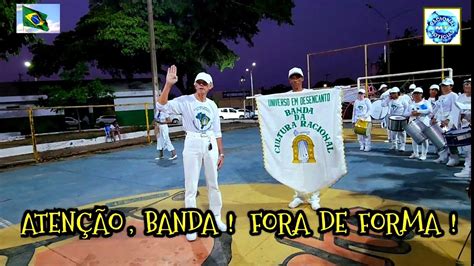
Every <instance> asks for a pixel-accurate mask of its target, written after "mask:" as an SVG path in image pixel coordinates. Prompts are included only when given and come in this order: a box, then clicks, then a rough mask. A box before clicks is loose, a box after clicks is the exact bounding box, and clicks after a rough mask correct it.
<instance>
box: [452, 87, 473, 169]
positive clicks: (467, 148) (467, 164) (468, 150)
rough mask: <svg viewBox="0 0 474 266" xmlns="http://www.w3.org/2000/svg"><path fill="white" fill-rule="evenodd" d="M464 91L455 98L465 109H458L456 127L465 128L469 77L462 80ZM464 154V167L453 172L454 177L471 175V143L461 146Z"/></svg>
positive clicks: (469, 91) (467, 119)
mask: <svg viewBox="0 0 474 266" xmlns="http://www.w3.org/2000/svg"><path fill="white" fill-rule="evenodd" d="M463 90H464V93H463V94H461V95H460V96H459V98H458V100H457V102H458V103H461V104H464V105H465V107H466V108H465V109H461V110H460V113H461V115H460V122H459V124H458V125H457V127H458V128H466V127H470V126H471V109H470V106H471V78H469V79H466V80H464V84H463ZM462 149H463V151H464V153H465V154H466V159H465V161H464V168H463V169H462V171H461V172H459V173H455V174H454V176H456V177H471V145H468V146H463V147H462Z"/></svg>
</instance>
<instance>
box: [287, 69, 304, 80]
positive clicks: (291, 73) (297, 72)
mask: <svg viewBox="0 0 474 266" xmlns="http://www.w3.org/2000/svg"><path fill="white" fill-rule="evenodd" d="M294 74H298V75H300V76H302V77H304V75H303V70H301V68H299V67H294V68H292V69H290V71H288V78H290V77H291V75H294Z"/></svg>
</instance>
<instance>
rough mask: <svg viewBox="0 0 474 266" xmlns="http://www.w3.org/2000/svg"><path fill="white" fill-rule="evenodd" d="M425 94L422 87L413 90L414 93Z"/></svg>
mask: <svg viewBox="0 0 474 266" xmlns="http://www.w3.org/2000/svg"><path fill="white" fill-rule="evenodd" d="M417 92H418V93H423V89H422V88H420V87H416V88H415V89H414V90H413V93H417Z"/></svg>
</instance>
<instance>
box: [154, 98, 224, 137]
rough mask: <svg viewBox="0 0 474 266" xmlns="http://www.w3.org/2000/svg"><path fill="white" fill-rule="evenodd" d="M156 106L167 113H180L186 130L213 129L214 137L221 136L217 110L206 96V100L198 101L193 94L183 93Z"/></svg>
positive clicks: (201, 130)
mask: <svg viewBox="0 0 474 266" xmlns="http://www.w3.org/2000/svg"><path fill="white" fill-rule="evenodd" d="M156 108H157V109H158V110H159V111H164V112H166V113H168V114H177V115H182V117H183V128H184V131H186V132H195V133H205V132H207V131H213V132H214V136H215V137H216V138H220V137H222V133H221V120H220V118H219V110H218V109H217V105H216V103H215V102H214V101H212V100H211V99H207V98H206V101H204V102H200V101H198V100H197V99H196V97H195V96H194V94H192V95H184V96H180V97H178V98H175V99H173V100H170V101H168V103H167V104H165V105H161V104H159V103H157V104H156Z"/></svg>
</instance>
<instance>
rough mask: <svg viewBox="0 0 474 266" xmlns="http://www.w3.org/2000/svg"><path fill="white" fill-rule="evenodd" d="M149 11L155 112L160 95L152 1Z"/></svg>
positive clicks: (149, 3) (148, 6)
mask: <svg viewBox="0 0 474 266" xmlns="http://www.w3.org/2000/svg"><path fill="white" fill-rule="evenodd" d="M146 4H147V10H148V33H149V35H150V57H151V74H152V77H153V78H152V86H153V110H154V109H155V108H156V98H157V96H159V95H160V92H159V87H158V66H157V63H156V46H155V28H154V22H153V5H152V0H147V1H146Z"/></svg>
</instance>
